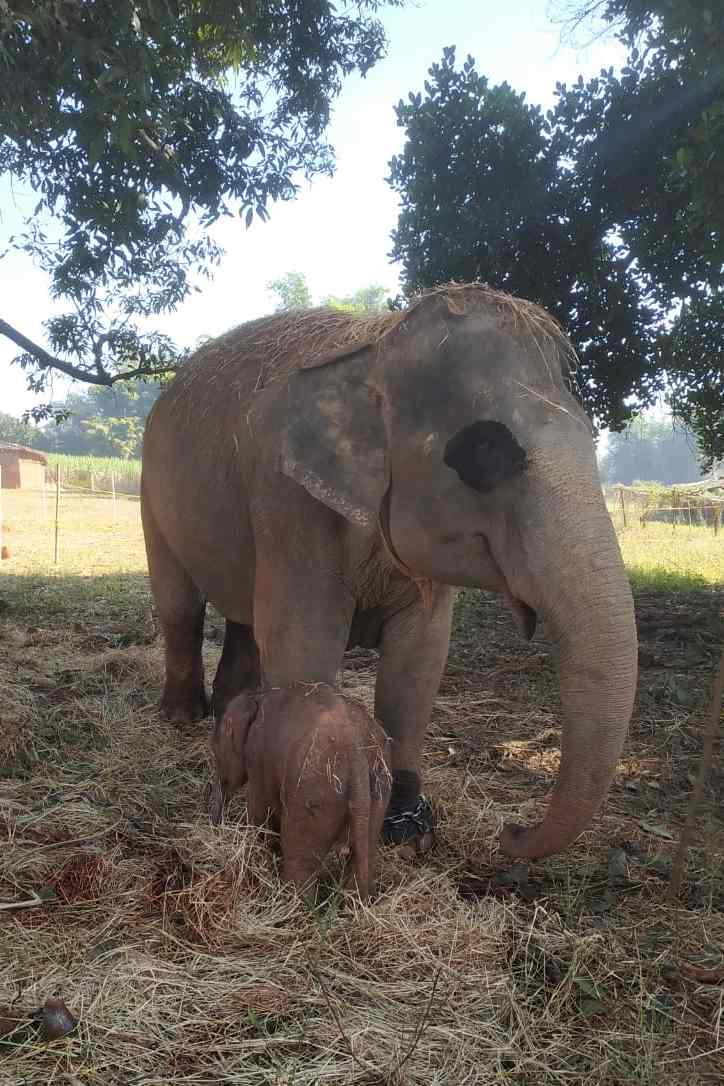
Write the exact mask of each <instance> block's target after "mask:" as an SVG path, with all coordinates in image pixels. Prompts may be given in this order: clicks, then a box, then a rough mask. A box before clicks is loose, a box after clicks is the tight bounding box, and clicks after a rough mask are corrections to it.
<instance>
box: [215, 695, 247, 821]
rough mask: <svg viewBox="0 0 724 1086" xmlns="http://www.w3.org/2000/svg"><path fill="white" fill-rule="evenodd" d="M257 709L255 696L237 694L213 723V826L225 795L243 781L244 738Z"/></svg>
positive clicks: (219, 813) (245, 774)
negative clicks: (219, 717)
mask: <svg viewBox="0 0 724 1086" xmlns="http://www.w3.org/2000/svg"><path fill="white" fill-rule="evenodd" d="M258 711H259V705H258V702H257V701H256V699H255V698H253V697H252V696H251V695H250V694H239V695H238V696H237V697H235V698H233V699H232V701H230V702H229V704H228V706H227V708H226V711H225V712H224V715H223V716H222V717H221V719H220V720H217V721H216V722H215V724H214V727H213V731H212V733H211V739H210V743H209V745H210V747H211V751H212V753H213V755H214V761H215V763H216V765H215V770H214V776H213V779H212V782H211V792H210V795H209V817H210V819H211V821H212V823H213V824H214V825H215V826H218V824H219V823H220V822H221V812H222V810H223V806H224V799H225V797H226V796H228V795H231V794H232V793H233V792H238V791H239V790H240V789H241V788H243V787H244V785H245V784H246V781H247V769H246V740H247V737H248V735H249V728H250V727H251V725H252V724H253V723H254V720H255V719H256V716H257V713H258Z"/></svg>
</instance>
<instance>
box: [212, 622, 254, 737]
mask: <svg viewBox="0 0 724 1086" xmlns="http://www.w3.org/2000/svg"><path fill="white" fill-rule="evenodd" d="M260 685H261V671H260V664H259V651H258V649H257V647H256V641H255V640H254V631H253V630H252V628H251V626H244V625H242V624H241V623H239V622H230V621H229V619H227V620H226V633H225V635H224V648H223V651H222V653H221V659H220V660H219V666H218V668H217V669H216V676H215V678H214V685H213V693H212V697H211V705H212V708H213V711H214V717H215V718H216V719H217V720H218V719H220V717H221V716H222V714H223V712H224V710H225V709H226V706H227V705H228V704H229V702H230V701H231V699H232V698H233V697H234V696H235V695H236V694H240V693H241V692H242V690H256V689H257V688H258V687H259V686H260Z"/></svg>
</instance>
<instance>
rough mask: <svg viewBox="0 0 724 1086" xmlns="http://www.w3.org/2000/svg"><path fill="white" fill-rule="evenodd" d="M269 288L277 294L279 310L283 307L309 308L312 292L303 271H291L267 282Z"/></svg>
mask: <svg viewBox="0 0 724 1086" xmlns="http://www.w3.org/2000/svg"><path fill="white" fill-rule="evenodd" d="M266 286H267V290H270V291H271V292H272V293H273V294H276V296H277V312H280V311H281V310H283V309H309V308H310V307H311V305H312V292H311V290H310V289H309V287H308V286H307V280H306V279H305V277H304V274H303V273H302V272H298V271H290V272H287V273H286V275H282V276H280V278H279V279H272V281H271V282H270V283H267V285H266Z"/></svg>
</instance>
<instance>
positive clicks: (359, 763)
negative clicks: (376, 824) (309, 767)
mask: <svg viewBox="0 0 724 1086" xmlns="http://www.w3.org/2000/svg"><path fill="white" fill-rule="evenodd" d="M371 806H372V799H371V795H370V767H369V763H368V761H367V757H366V755H365V753H364V751H358V752H357V756H356V757H355V760H354V764H353V766H352V774H351V777H350V782H349V829H350V844H351V846H352V861H353V866H354V874H355V879H356V882H357V890H358V891H359V895H360V897H361V898H362V900H363V901H365V900H366V899H367V898H368V897H369V895H370V809H371Z"/></svg>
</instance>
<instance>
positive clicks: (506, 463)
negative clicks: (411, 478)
mask: <svg viewBox="0 0 724 1086" xmlns="http://www.w3.org/2000/svg"><path fill="white" fill-rule="evenodd" d="M443 460H444V462H445V463H446V464H447V466H448V467H449V468H452V469H453V471H455V472H457V474H458V475H459V477H460V479H461V480H462V482H464V483H465V485H466V486H469V487H472V488H473V490H477V491H479V492H480V493H481V494H487V493H488V492H489V491H491V490H493V489H494V488H495V487H496V486H497V485H498V484H499V483H502V482H504V481H505V480H506V479H511V478H513V476H515V475H519V474H520V472H522V471H524V470H525V468H526V461H527V456H526V451H525V449H524V448H523V447H522V445H520V444H519V443H518V442H517V441H516V439H515V437H514V436H513V434H512V433H511V432H510V430H509V429H508V427H507V426H505V425H504V424H503V423H502V422H496V421H495V420H494V419H478V420H477V422H472V423H471V424H470V425H469V426H464V427H463V429H462V430H458V432H457V433H456V434H454V435H453V436H452V437H451V438H450V440H449V441H448V443H447V445H446V446H445V453H444V456H443Z"/></svg>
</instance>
